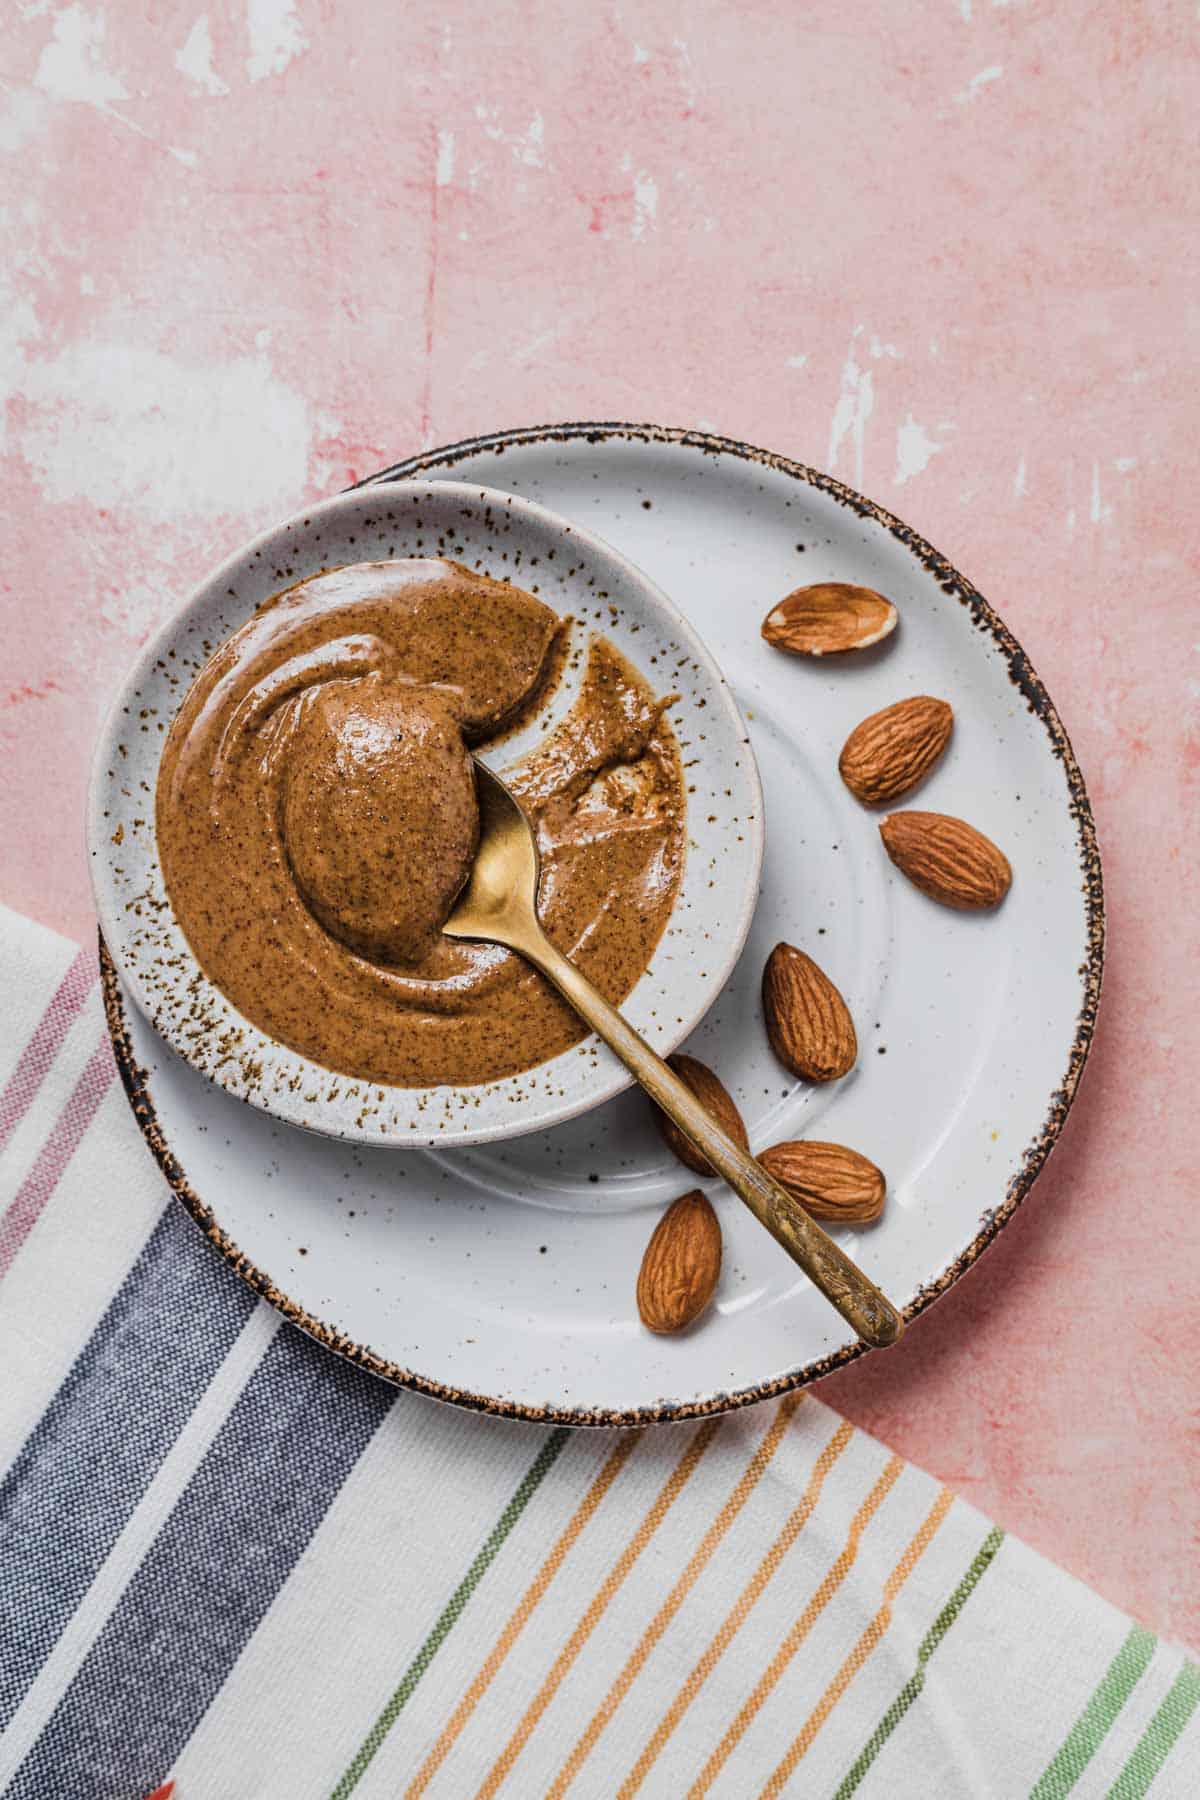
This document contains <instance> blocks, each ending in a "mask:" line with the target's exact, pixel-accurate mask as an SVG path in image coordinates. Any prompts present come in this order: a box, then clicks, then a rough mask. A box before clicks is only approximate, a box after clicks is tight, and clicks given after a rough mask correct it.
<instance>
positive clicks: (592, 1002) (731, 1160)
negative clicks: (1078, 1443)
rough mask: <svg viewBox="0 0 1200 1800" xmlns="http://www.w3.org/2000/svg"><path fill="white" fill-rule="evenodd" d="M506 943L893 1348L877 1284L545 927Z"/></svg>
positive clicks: (819, 1277) (815, 1276) (851, 1321)
mask: <svg viewBox="0 0 1200 1800" xmlns="http://www.w3.org/2000/svg"><path fill="white" fill-rule="evenodd" d="M505 941H507V942H508V943H509V945H510V947H511V948H512V949H514V950H517V951H519V952H520V954H521V955H522V956H524V957H526V958H527V960H528V961H529V962H532V963H535V964H536V965H537V967H538V968H539V969H540V970H541V971H542V973H543V975H545V976H547V977H548V979H549V980H550V981H552V982H553V983H554V985H555V987H556V988H557V989H558V990H559V992H560V993H561V994H562V996H563V998H564V999H565V1000H566V1001H567V1002H568V1003H569V1004H570V1005H571V1006H572V1007H573V1008H574V1009H575V1011H576V1012H577V1013H578V1014H579V1015H580V1017H581V1018H583V1019H586V1021H587V1023H588V1024H589V1025H590V1026H591V1028H592V1030H593V1031H595V1032H596V1033H597V1034H598V1035H599V1036H600V1037H602V1038H603V1039H604V1042H605V1043H606V1044H607V1045H608V1047H609V1049H610V1050H612V1051H614V1052H615V1054H616V1055H617V1056H619V1057H620V1059H621V1061H622V1062H623V1063H624V1064H625V1067H626V1068H627V1069H629V1070H630V1071H631V1073H632V1074H634V1075H635V1076H636V1077H637V1079H638V1081H639V1082H640V1083H641V1085H642V1087H644V1088H645V1090H646V1092H647V1093H648V1094H649V1096H650V1098H651V1099H652V1100H653V1101H654V1102H655V1104H656V1105H658V1106H660V1107H661V1108H662V1110H663V1111H664V1112H665V1113H666V1114H667V1116H668V1117H669V1118H671V1119H673V1120H674V1121H675V1123H676V1125H678V1126H679V1129H680V1130H681V1131H683V1132H686V1134H687V1136H688V1137H689V1138H690V1139H691V1141H692V1143H693V1144H695V1145H696V1147H697V1149H699V1150H702V1151H703V1153H704V1155H705V1156H706V1157H707V1158H708V1160H709V1162H710V1163H711V1164H712V1166H713V1168H714V1169H716V1170H717V1171H718V1172H719V1173H720V1174H721V1175H723V1176H724V1177H725V1180H726V1181H727V1182H728V1183H729V1185H730V1187H731V1188H732V1189H733V1191H734V1193H735V1194H736V1195H737V1196H738V1198H739V1199H740V1200H743V1201H744V1202H745V1204H746V1205H747V1206H748V1207H749V1208H750V1211H751V1212H752V1213H753V1214H754V1216H755V1218H756V1219H757V1220H758V1222H759V1224H760V1225H764V1226H765V1227H766V1229H767V1230H768V1231H769V1232H770V1233H771V1236H772V1237H773V1238H774V1239H775V1240H776V1242H777V1243H779V1244H782V1246H783V1248H784V1249H785V1250H786V1251H787V1253H788V1255H789V1256H790V1257H791V1258H792V1260H793V1261H794V1262H797V1263H799V1265H800V1267H801V1268H802V1269H803V1270H804V1273H805V1274H806V1275H807V1276H808V1278H809V1280H810V1281H812V1282H813V1283H814V1284H815V1285H816V1286H817V1287H819V1288H820V1290H821V1292H822V1293H823V1294H824V1296H825V1298H826V1299H827V1300H828V1301H829V1302H830V1304H831V1305H833V1306H835V1307H836V1308H837V1310H838V1312H840V1313H841V1315H842V1317H843V1319H845V1321H846V1323H847V1324H848V1325H850V1326H851V1327H852V1328H853V1330H854V1331H856V1332H857V1333H858V1336H859V1337H860V1338H862V1340H863V1342H864V1343H867V1344H872V1345H875V1346H876V1347H882V1346H883V1345H886V1344H894V1343H895V1342H896V1339H897V1338H898V1337H899V1336H900V1333H901V1332H902V1331H903V1330H904V1320H903V1319H902V1318H901V1316H900V1314H899V1313H898V1312H897V1311H896V1309H895V1307H894V1306H893V1305H892V1304H891V1302H890V1301H889V1300H887V1299H886V1298H885V1297H884V1295H883V1294H881V1293H880V1291H879V1289H878V1288H877V1287H876V1286H875V1285H874V1283H873V1282H870V1281H868V1280H867V1277H866V1276H865V1275H864V1274H863V1272H862V1270H861V1269H860V1268H858V1267H857V1266H856V1264H854V1263H852V1262H851V1260H850V1258H849V1257H848V1256H847V1255H846V1253H845V1252H844V1251H843V1250H840V1249H839V1248H838V1246H837V1245H836V1244H835V1243H834V1241H833V1239H832V1238H831V1237H829V1236H828V1234H827V1233H826V1232H824V1231H822V1230H821V1227H820V1226H819V1225H817V1224H816V1223H814V1221H813V1220H812V1219H810V1218H809V1216H808V1214H807V1213H806V1212H805V1211H804V1208H803V1207H802V1206H800V1205H799V1203H798V1202H797V1201H795V1200H794V1199H793V1198H792V1196H791V1195H790V1194H789V1193H788V1192H787V1190H786V1188H782V1187H780V1185H779V1183H778V1182H777V1181H774V1180H773V1179H772V1178H771V1176H770V1175H768V1174H767V1171H766V1170H765V1169H764V1168H762V1167H761V1165H760V1164H758V1163H756V1162H755V1160H754V1158H753V1157H752V1156H748V1155H747V1154H746V1152H745V1151H744V1150H742V1149H741V1148H740V1147H739V1146H738V1145H737V1144H735V1143H734V1142H733V1140H732V1138H729V1137H727V1136H726V1135H725V1133H724V1132H723V1131H722V1130H721V1128H720V1126H719V1125H718V1124H717V1123H716V1122H715V1120H714V1119H713V1118H712V1117H711V1115H710V1114H709V1113H708V1112H706V1111H705V1109H704V1107H703V1106H701V1104H700V1102H699V1101H698V1100H697V1099H696V1096H695V1095H694V1094H693V1093H692V1091H691V1089H690V1088H688V1087H686V1086H685V1085H684V1083H683V1082H682V1081H680V1079H679V1077H678V1075H676V1074H675V1072H674V1070H673V1069H670V1068H668V1066H667V1064H666V1063H665V1062H664V1061H663V1059H662V1057H661V1056H658V1055H656V1054H655V1052H654V1051H653V1050H652V1049H651V1048H650V1046H649V1044H647V1043H646V1041H645V1039H644V1038H642V1037H640V1036H639V1035H638V1033H637V1032H636V1031H635V1030H634V1029H633V1027H632V1026H631V1025H630V1024H629V1023H628V1022H627V1021H626V1020H625V1019H623V1018H622V1017H621V1014H620V1013H619V1012H618V1011H617V1009H616V1007H614V1006H610V1005H609V1003H608V1001H607V1000H606V999H605V998H604V996H603V994H600V993H598V992H597V991H596V989H595V988H594V987H593V986H592V984H591V982H590V981H589V980H588V979H587V976H586V975H581V974H580V972H579V970H578V969H577V968H576V967H575V966H574V964H573V963H570V962H568V961H567V959H566V957H565V956H563V955H562V953H561V952H560V951H559V950H557V949H556V948H555V947H554V945H553V944H552V943H551V942H550V940H549V938H548V937H547V936H546V934H545V932H544V931H542V930H541V929H540V927H535V926H533V925H532V923H531V922H528V921H524V920H523V921H522V922H521V926H520V929H519V930H518V931H515V932H513V934H512V936H511V937H508V938H507V939H506V940H505Z"/></svg>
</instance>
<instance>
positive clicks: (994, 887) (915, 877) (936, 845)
mask: <svg viewBox="0 0 1200 1800" xmlns="http://www.w3.org/2000/svg"><path fill="white" fill-rule="evenodd" d="M879 833H880V836H881V837H882V838H883V847H884V849H885V850H886V851H887V853H888V855H889V856H890V857H891V859H892V861H893V862H894V863H895V865H896V867H897V868H898V869H899V870H900V871H901V873H902V874H904V875H907V876H908V879H909V880H910V881H911V882H912V883H913V885H914V886H915V887H919V888H920V890H921V892H922V893H923V894H928V895H929V898H930V899H931V900H939V901H940V902H941V904H942V905H943V906H957V907H959V908H960V909H962V910H970V911H973V910H974V909H975V908H977V907H984V906H998V905H999V903H1000V901H1001V900H1003V898H1004V896H1005V894H1007V892H1008V890H1009V888H1010V886H1011V885H1012V869H1011V867H1010V866H1009V861H1008V858H1007V857H1006V856H1005V855H1004V853H1003V851H1002V850H998V849H997V848H996V846H995V844H993V843H992V840H991V839H990V838H985V837H984V835H983V833H982V832H981V831H976V829H975V827H974V826H973V825H968V824H967V823H966V821H965V820H963V819H952V818H950V817H949V816H948V814H946V813H932V812H900V813H892V814H891V816H890V817H889V818H886V819H884V820H883V822H882V824H881V825H880V827H879Z"/></svg>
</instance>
